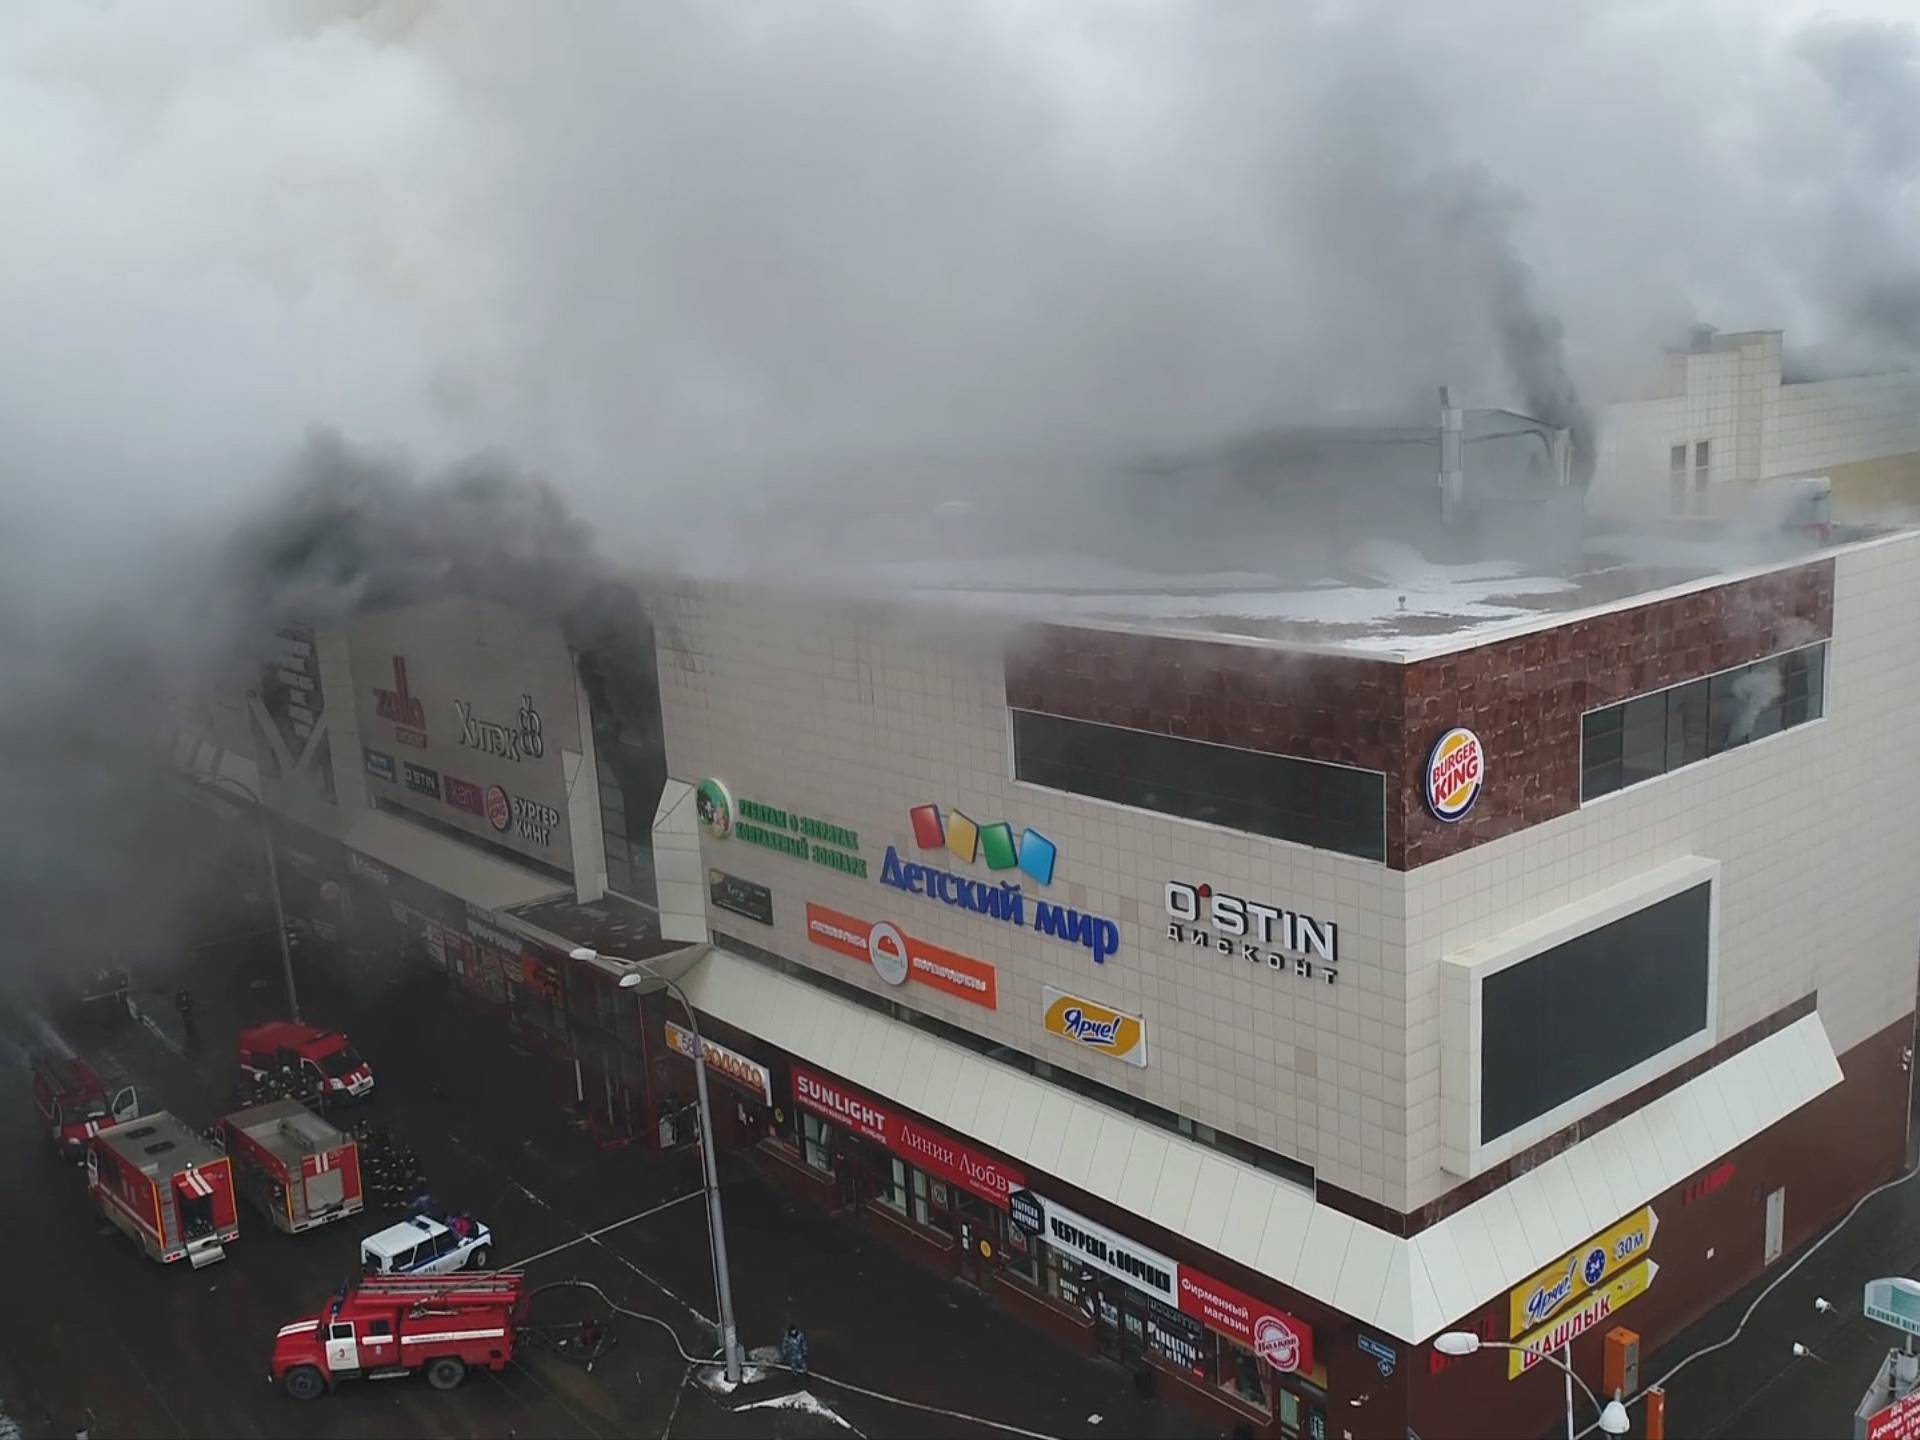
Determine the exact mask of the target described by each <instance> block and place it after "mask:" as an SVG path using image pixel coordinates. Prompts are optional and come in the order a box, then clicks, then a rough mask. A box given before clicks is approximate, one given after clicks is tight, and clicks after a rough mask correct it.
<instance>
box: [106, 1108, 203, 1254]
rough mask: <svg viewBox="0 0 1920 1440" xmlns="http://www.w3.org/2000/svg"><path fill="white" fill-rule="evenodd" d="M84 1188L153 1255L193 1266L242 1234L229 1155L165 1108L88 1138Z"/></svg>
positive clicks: (120, 1225)
mask: <svg viewBox="0 0 1920 1440" xmlns="http://www.w3.org/2000/svg"><path fill="white" fill-rule="evenodd" d="M87 1192H88V1193H89V1194H90V1195H91V1196H92V1197H93V1202H94V1204H96V1205H98V1206H99V1207H100V1213H101V1214H103V1215H105V1216H106V1217H107V1219H109V1220H111V1221H112V1222H113V1223H114V1224H115V1225H116V1226H118V1227H119V1228H120V1229H121V1230H122V1231H123V1232H125V1234H126V1235H127V1236H128V1237H129V1238H130V1239H131V1240H132V1241H133V1243H134V1244H135V1245H137V1246H139V1247H140V1250H141V1252H142V1253H143V1254H146V1255H148V1256H149V1257H151V1258H152V1259H155V1260H159V1261H163V1262H165V1263H167V1264H172V1263H173V1262H174V1261H175V1260H183V1259H184V1260H186V1261H188V1262H190V1263H191V1264H192V1266H193V1268H194V1269H196V1270H198V1269H200V1268H201V1267H202V1266H206V1265H211V1264H213V1263H214V1261H216V1260H224V1259H225V1258H226V1255H227V1252H226V1249H225V1247H226V1246H227V1245H228V1244H230V1243H231V1242H232V1241H234V1240H237V1239H239V1238H240V1216H239V1212H238V1210H237V1208H236V1206H235V1204H234V1193H233V1162H232V1161H231V1160H229V1159H228V1158H227V1157H226V1156H225V1155H223V1154H221V1153H220V1152H219V1151H218V1150H216V1149H214V1148H213V1146H211V1145H209V1144H208V1143H207V1142H206V1141H205V1140H203V1139H201V1138H200V1136H199V1135H198V1134H197V1133H196V1132H195V1131H193V1130H192V1129H190V1128H188V1127H187V1126H186V1125H184V1124H182V1123H181V1122H180V1121H178V1120H176V1119H174V1117H173V1116H171V1115H169V1114H167V1113H166V1112H165V1111H164V1110H162V1111H159V1112H157V1113H156V1114H153V1115H144V1116H142V1117H140V1118H139V1119H137V1120H132V1121H129V1122H128V1123H126V1124H124V1125H115V1126H113V1127H112V1128H111V1129H107V1130H102V1131H101V1132H100V1133H99V1134H98V1135H95V1136H94V1137H93V1138H92V1139H91V1140H89V1141H88V1142H87Z"/></svg>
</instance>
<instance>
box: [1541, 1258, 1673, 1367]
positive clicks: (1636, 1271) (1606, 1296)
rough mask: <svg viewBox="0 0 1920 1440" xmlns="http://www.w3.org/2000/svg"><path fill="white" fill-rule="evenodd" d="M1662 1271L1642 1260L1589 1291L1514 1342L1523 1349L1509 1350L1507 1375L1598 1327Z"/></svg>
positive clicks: (1650, 1284) (1653, 1264)
mask: <svg viewBox="0 0 1920 1440" xmlns="http://www.w3.org/2000/svg"><path fill="white" fill-rule="evenodd" d="M1659 1273H1660V1267H1659V1266H1658V1265H1656V1264H1655V1263H1654V1262H1653V1261H1651V1260H1642V1261H1641V1262H1640V1263H1639V1264H1638V1265H1635V1266H1633V1267H1632V1268H1631V1269H1628V1270H1622V1271H1621V1272H1620V1273H1619V1274H1618V1275H1616V1276H1614V1277H1613V1278H1612V1279H1611V1280H1609V1281H1607V1282H1606V1283H1605V1284H1603V1285H1602V1286H1601V1287H1600V1288H1599V1289H1598V1290H1592V1291H1589V1292H1588V1293H1587V1295H1586V1297H1585V1298H1584V1299H1582V1300H1581V1301H1580V1302H1579V1303H1578V1304H1577V1305H1575V1306H1573V1308H1572V1309H1570V1310H1568V1311H1567V1312H1566V1313H1565V1314H1563V1315H1562V1316H1560V1318H1559V1319H1557V1320H1555V1321H1554V1322H1553V1323H1552V1324H1551V1325H1542V1326H1541V1327H1540V1328H1539V1329H1538V1330H1535V1331H1534V1332H1533V1333H1532V1334H1531V1335H1522V1336H1520V1337H1519V1339H1517V1340H1515V1341H1514V1342H1513V1343H1514V1344H1515V1345H1518V1346H1519V1347H1520V1348H1519V1349H1518V1350H1509V1351H1508V1352H1507V1378H1508V1379H1509V1380H1518V1379H1519V1378H1520V1377H1521V1376H1522V1375H1524V1374H1526V1373H1527V1371H1529V1370H1531V1369H1532V1368H1533V1367H1534V1366H1536V1365H1538V1364H1539V1363H1540V1357H1541V1356H1542V1355H1546V1354H1551V1353H1552V1352H1553V1351H1555V1350H1558V1349H1560V1348H1561V1347H1562V1346H1564V1345H1571V1344H1572V1343H1573V1342H1574V1341H1575V1340H1577V1339H1579V1338H1580V1337H1581V1336H1582V1335H1584V1334H1586V1333H1587V1331H1589V1330H1591V1329H1593V1327H1594V1326H1596V1325H1599V1324H1601V1323H1602V1322H1603V1321H1605V1320H1607V1319H1609V1318H1611V1317H1612V1315H1613V1314H1614V1312H1615V1311H1617V1310H1619V1309H1620V1307H1621V1306H1623V1305H1625V1304H1627V1303H1628V1302H1629V1301H1631V1300H1637V1299H1639V1298H1640V1297H1641V1296H1642V1295H1644V1294H1646V1293H1647V1290H1648V1289H1649V1288H1650V1287H1651V1286H1652V1284H1653V1277H1654V1276H1656V1275H1658V1274H1659Z"/></svg>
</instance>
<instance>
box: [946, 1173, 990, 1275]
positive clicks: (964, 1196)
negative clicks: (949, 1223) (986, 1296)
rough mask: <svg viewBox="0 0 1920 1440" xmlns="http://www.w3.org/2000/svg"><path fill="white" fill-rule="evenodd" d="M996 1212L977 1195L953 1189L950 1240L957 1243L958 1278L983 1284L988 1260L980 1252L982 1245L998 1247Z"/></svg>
mask: <svg viewBox="0 0 1920 1440" xmlns="http://www.w3.org/2000/svg"><path fill="white" fill-rule="evenodd" d="M999 1221H1000V1212H999V1211H997V1210H995V1209H994V1208H993V1207H992V1206H991V1205H989V1204H988V1203H987V1202H986V1201H985V1200H982V1199H981V1198H980V1197H979V1196H978V1195H972V1194H969V1193H967V1192H966V1191H964V1190H957V1191H955V1192H954V1200H953V1222H954V1232H953V1238H954V1242H955V1243H956V1244H957V1245H958V1246H959V1247H960V1278H961V1279H962V1280H964V1281H966V1282H967V1283H968V1284H969V1285H979V1284H983V1283H984V1282H985V1280H986V1276H987V1271H988V1270H990V1269H991V1268H992V1262H991V1261H990V1260H989V1258H988V1257H987V1256H985V1255H982V1254H981V1253H980V1247H981V1246H982V1245H985V1246H987V1247H988V1248H989V1249H990V1250H993V1251H998V1250H999V1248H1000V1223H999Z"/></svg>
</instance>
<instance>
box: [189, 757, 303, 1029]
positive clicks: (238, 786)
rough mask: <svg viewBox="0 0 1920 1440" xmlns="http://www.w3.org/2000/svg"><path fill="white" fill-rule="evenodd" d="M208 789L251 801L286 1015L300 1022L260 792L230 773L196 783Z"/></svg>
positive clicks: (270, 829) (277, 872) (270, 837)
mask: <svg viewBox="0 0 1920 1440" xmlns="http://www.w3.org/2000/svg"><path fill="white" fill-rule="evenodd" d="M199 783H200V784H202V785H205V786H208V787H209V788H216V787H218V786H221V785H230V786H232V787H233V788H234V789H235V790H238V791H239V792H240V793H241V794H242V795H244V796H246V797H247V799H249V800H251V801H252V802H253V813H254V814H255V815H257V816H258V817H259V819H260V837H261V839H263V840H264V841H266V845H267V884H268V885H269V886H270V887H271V889H272V891H273V923H274V928H275V930H276V931H278V933H279V936H280V973H281V976H282V977H283V978H284V979H285V981H286V985H287V1018H288V1019H289V1020H291V1021H293V1022H294V1024H296V1025H298V1024H299V1023H300V996H299V995H298V994H297V993H296V992H295V990H294V988H293V951H292V949H291V948H290V947H289V946H288V945H287V912H286V909H285V908H284V907H283V906H282V905H281V903H280V862H279V861H278V860H277V859H276V858H275V856H274V853H273V827H272V826H271V825H269V824H268V823H267V805H266V802H265V801H264V800H262V799H261V798H260V792H259V791H257V790H255V789H254V788H253V787H252V786H251V785H248V784H247V783H246V782H245V781H244V780H236V779H234V778H233V777H232V776H231V775H212V776H209V777H207V778H206V779H204V780H201V781H200V782H199Z"/></svg>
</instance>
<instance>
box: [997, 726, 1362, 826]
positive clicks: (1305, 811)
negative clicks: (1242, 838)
mask: <svg viewBox="0 0 1920 1440" xmlns="http://www.w3.org/2000/svg"><path fill="white" fill-rule="evenodd" d="M1010 713H1011V714H1012V716H1013V773H1014V778H1016V779H1019V780H1025V781H1027V782H1029V783H1030V784H1034V785H1045V786H1047V787H1048V788H1049V789H1053V790H1065V791H1067V792H1068V793H1070V794H1074V795H1086V796H1090V797H1092V798H1093V799H1096V800H1111V801H1114V802H1116V803H1117V804H1121V805H1135V806H1138V807H1139V808H1140V809H1142V810H1155V811H1158V812H1159V813H1160V814H1162V815H1178V816H1180V817H1181V818H1182V819H1185V820H1199V821H1203V822H1205V823H1206V824H1209V825H1220V826H1224V827H1225V828H1226V829H1229V830H1242V831H1246V832H1247V833H1249V834H1253V835H1267V836H1271V837H1272V838H1273V839H1276V840H1291V841H1293V842H1294V843H1296V844H1299V845H1311V846H1313V847H1314V848H1315V849H1317V850H1336V851H1338V852H1340V853H1341V854H1343V855H1358V856H1360V857H1361V858H1362V859H1365V860H1384V859H1386V855H1387V833H1386V823H1387V822H1386V795H1387V781H1386V777H1385V776H1384V775H1382V774H1381V773H1380V772H1379V771H1377V770H1357V769H1353V768H1351V767H1349V766H1345V765H1326V764H1322V763H1320V762H1319V761H1317V760H1298V759H1295V758H1293V757H1292V756H1287V755H1266V754H1262V753H1261V752H1260V751H1258V750H1242V749H1239V748H1237V747H1236V746H1232V745H1214V744H1210V743H1208V742H1206V741H1202V740H1182V739H1180V738H1178V737H1177V736H1173V735H1154V734H1149V733H1148V732H1146V731H1144V730H1128V729H1124V728H1122V727H1120V726H1117V725H1099V724H1095V723H1093V722H1091V721H1086V720H1063V719H1061V718H1059V717H1058V716H1055V715H1037V714H1035V713H1033V712H1032V711H1030V710H1014V711H1011V712H1010Z"/></svg>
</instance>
